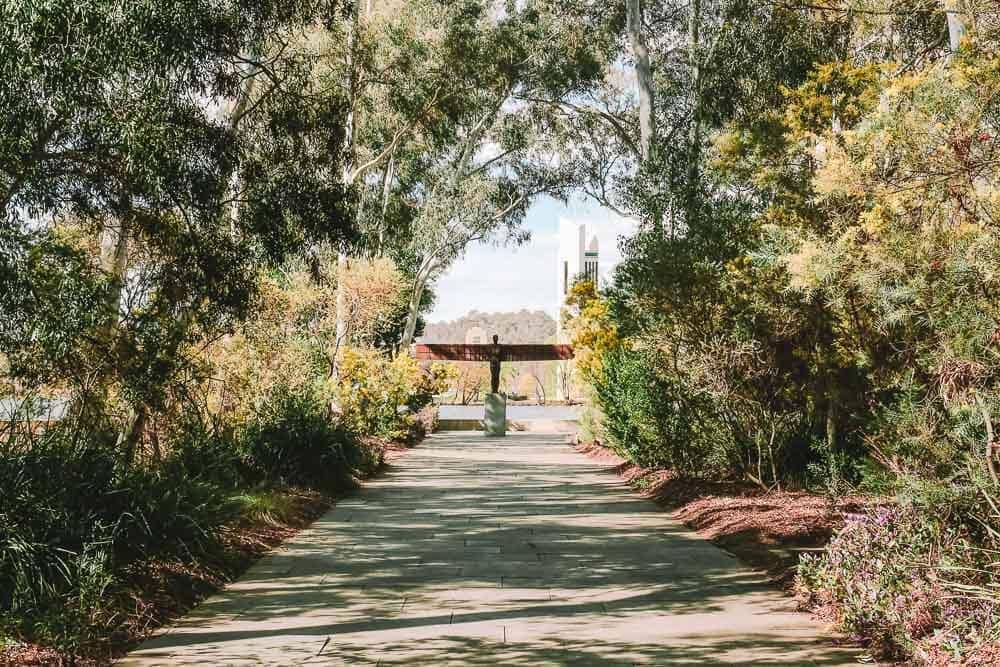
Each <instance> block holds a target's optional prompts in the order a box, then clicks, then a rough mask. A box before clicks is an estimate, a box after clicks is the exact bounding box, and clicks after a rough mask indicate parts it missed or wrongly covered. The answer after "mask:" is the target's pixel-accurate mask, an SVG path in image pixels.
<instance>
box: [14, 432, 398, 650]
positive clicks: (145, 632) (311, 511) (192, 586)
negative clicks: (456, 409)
mask: <svg viewBox="0 0 1000 667" xmlns="http://www.w3.org/2000/svg"><path fill="white" fill-rule="evenodd" d="M377 444H378V445H379V446H380V448H381V450H382V452H383V464H382V467H381V469H380V470H379V472H378V473H376V474H375V475H374V476H377V475H378V474H381V473H382V472H384V471H385V470H386V469H387V468H389V467H391V465H392V463H393V462H394V461H396V460H397V459H399V458H400V457H402V456H404V455H405V454H406V452H408V451H409V450H410V449H412V448H413V447H412V446H407V445H402V444H398V443H394V442H389V441H385V440H382V441H379V442H378V443H377ZM359 481H360V480H359ZM284 493H285V495H286V497H287V498H288V499H289V500H290V501H291V505H292V508H291V512H289V514H288V516H285V517H283V518H282V520H280V521H277V520H275V519H273V518H258V519H255V520H252V521H251V520H246V519H244V520H241V521H239V522H237V523H235V524H232V525H230V526H226V527H225V528H223V529H222V531H221V534H220V539H219V545H218V548H216V549H213V550H212V551H210V552H209V553H205V554H199V557H198V558H197V559H196V560H194V561H189V562H184V561H178V560H147V561H142V562H139V563H135V564H133V565H132V566H131V567H130V568H129V569H128V570H127V571H126V572H124V573H122V583H121V585H119V586H118V587H116V589H115V590H114V591H113V592H110V593H109V594H108V595H109V599H111V600H113V602H112V603H110V604H109V605H108V606H107V611H106V612H105V613H107V614H110V615H112V621H113V622H112V623H105V624H107V625H117V626H118V627H119V630H118V631H116V632H115V633H114V634H113V635H112V636H111V637H107V638H105V640H104V641H102V642H101V643H100V645H97V646H93V647H90V649H89V650H88V652H87V653H86V654H85V655H66V654H65V653H61V652H60V651H57V650H55V649H52V648H49V647H45V646H40V645H37V644H30V643H18V644H15V645H12V646H8V647H6V648H0V666H2V667H61V666H63V665H66V666H68V665H72V666H73V667H99V666H101V665H108V664H110V663H112V662H114V661H115V660H117V659H119V658H121V657H122V656H124V655H125V654H126V653H128V651H129V650H131V649H133V648H135V647H136V646H137V645H139V644H140V643H141V642H142V641H143V640H145V639H147V638H148V637H149V636H151V635H152V634H154V633H155V632H156V631H157V630H158V629H159V628H160V627H162V626H164V625H167V624H169V623H170V622H171V621H173V620H175V619H177V618H180V617H181V616H183V615H184V614H186V613H187V612H189V611H190V610H191V609H193V608H194V607H195V606H197V605H198V603H200V602H201V601H202V600H204V599H205V598H207V597H209V596H210V595H212V594H214V593H217V592H218V591H219V590H221V589H222V588H224V587H225V586H226V584H228V583H229V582H232V581H235V580H236V579H238V578H239V577H240V576H241V575H242V574H243V573H244V572H246V571H247V570H248V569H249V568H250V566H251V565H253V564H254V563H255V562H256V561H258V560H259V559H260V558H262V557H263V556H265V555H266V554H267V553H268V552H269V551H271V550H272V549H274V548H275V547H277V546H279V545H281V544H282V543H283V542H285V541H286V540H288V539H290V538H291V537H293V536H294V535H295V534H297V533H298V532H300V531H301V530H304V529H305V528H308V527H309V526H310V525H311V524H312V523H313V522H314V521H315V520H316V519H318V518H319V517H320V516H322V515H323V514H324V513H326V511H327V510H329V509H330V508H331V507H332V506H333V505H334V504H335V503H336V501H337V499H338V498H339V497H341V496H331V495H327V494H323V493H320V492H318V491H311V490H307V489H297V488H292V489H287V490H285V491H284ZM341 495H344V494H341ZM101 620H103V621H105V622H106V621H107V620H108V619H101Z"/></svg>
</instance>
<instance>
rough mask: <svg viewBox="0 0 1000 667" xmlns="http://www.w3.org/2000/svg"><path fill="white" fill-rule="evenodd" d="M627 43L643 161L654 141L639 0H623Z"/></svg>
mask: <svg viewBox="0 0 1000 667" xmlns="http://www.w3.org/2000/svg"><path fill="white" fill-rule="evenodd" d="M625 10H626V15H627V16H626V19H627V26H626V31H627V32H628V40H629V44H630V45H631V47H632V57H633V58H634V59H635V77H636V79H637V81H638V84H639V151H640V155H641V158H642V161H643V162H646V161H647V160H649V158H650V155H651V152H652V150H653V147H654V141H655V131H656V128H655V125H654V124H655V119H654V117H653V72H652V68H651V66H650V63H649V48H648V47H647V46H646V38H645V37H644V36H643V34H642V5H641V0H625Z"/></svg>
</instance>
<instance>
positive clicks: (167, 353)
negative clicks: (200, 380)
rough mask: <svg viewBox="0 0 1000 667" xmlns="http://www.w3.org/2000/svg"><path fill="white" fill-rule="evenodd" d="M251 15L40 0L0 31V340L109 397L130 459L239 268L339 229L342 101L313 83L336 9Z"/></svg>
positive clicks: (13, 352) (218, 7)
mask: <svg viewBox="0 0 1000 667" xmlns="http://www.w3.org/2000/svg"><path fill="white" fill-rule="evenodd" d="M248 9H249V8H248V7H247V6H246V4H245V3H236V2H232V3H217V2H201V1H200V0H192V2H188V3H184V4H183V5H176V4H167V5H163V4H155V3H153V4H149V3H146V4H139V5H129V6H128V7H127V8H126V9H125V10H122V8H121V7H120V6H119V5H118V4H117V3H111V2H105V1H103V0H88V1H86V2H65V1H63V0H52V1H49V2H41V3H28V4H19V5H17V6H16V9H15V10H14V11H13V12H12V13H11V15H10V20H8V21H5V23H4V26H3V27H2V28H0V71H2V73H3V77H4V80H5V82H7V85H5V86H4V88H3V90H2V91H0V105H2V106H3V108H5V109H7V110H8V111H9V113H6V114H5V115H4V119H3V131H2V135H3V139H0V192H2V195H0V203H2V205H3V217H2V221H0V225H2V227H0V238H2V242H0V248H2V256H0V266H2V269H0V274H2V275H4V276H12V277H14V278H12V280H11V282H10V283H7V285H8V286H10V288H11V289H4V290H2V296H0V298H2V299H4V303H3V307H4V310H5V311H6V312H8V313H11V317H10V319H5V326H4V328H3V332H2V334H3V335H2V340H0V345H2V348H3V351H4V352H5V353H6V354H8V356H9V358H10V359H11V360H12V372H14V373H15V374H18V375H19V376H21V377H22V378H23V379H24V380H25V382H26V383H28V384H32V385H34V386H38V385H39V384H41V383H56V385H57V386H62V387H64V388H66V389H68V390H69V391H71V392H72V393H73V394H74V396H75V397H76V398H77V401H76V405H77V407H78V410H77V413H78V414H80V415H82V414H84V413H88V412H90V411H92V409H93V410H97V411H98V412H100V410H101V408H100V406H99V404H100V403H102V402H103V401H104V400H105V398H106V397H107V396H108V395H109V394H108V390H112V395H113V396H114V397H115V399H116V400H120V401H122V402H123V403H124V404H125V405H127V406H129V408H130V410H129V413H130V414H129V416H128V417H127V418H126V419H125V420H123V422H122V423H121V424H120V426H119V431H120V433H119V440H120V442H121V444H122V445H123V447H124V448H125V452H126V455H125V458H126V459H127V460H128V459H131V452H133V451H134V449H135V446H136V443H137V441H138V440H139V439H140V437H141V435H142V432H143V429H144V424H145V422H146V421H147V416H148V414H149V412H150V410H156V409H159V408H161V407H162V406H163V405H164V402H165V401H167V400H168V394H169V386H170V384H171V382H173V381H174V380H175V379H176V378H177V377H178V374H179V373H180V371H181V369H183V368H184V367H185V363H186V361H185V359H184V355H183V354H182V353H181V352H182V350H183V349H184V347H185V346H186V345H188V344H190V343H191V342H192V341H194V340H197V339H198V338H201V337H205V336H212V335H216V333H217V332H219V331H225V330H226V329H228V328H230V327H232V326H233V324H234V323H236V322H238V321H239V320H240V319H241V318H242V317H243V316H244V315H245V313H246V309H247V307H248V306H249V304H250V303H251V302H252V297H253V292H254V283H253V281H249V280H246V276H248V275H253V274H254V273H255V267H257V266H259V265H261V264H262V263H267V262H278V261H281V259H283V258H284V257H285V256H287V255H288V254H289V253H291V252H294V251H296V250H297V249H299V248H301V247H302V246H303V245H304V244H306V243H309V242H312V241H313V240H316V239H340V238H345V237H347V236H350V234H351V225H350V223H349V221H348V218H347V217H346V216H345V215H344V206H343V204H344V191H343V188H342V187H341V185H340V183H339V182H336V181H332V180H331V179H330V175H331V174H333V173H335V172H339V169H337V167H336V165H338V164H339V161H340V155H339V146H340V141H339V137H340V135H341V133H340V126H341V124H342V120H341V115H340V113H339V105H337V104H333V103H331V101H330V99H329V98H328V97H327V96H325V94H324V91H322V90H320V89H318V88H316V87H314V86H311V85H310V84H309V77H308V76H307V74H308V72H309V71H310V69H311V67H312V65H313V64H314V62H315V54H314V53H312V52H311V51H310V49H309V48H308V44H307V39H306V37H307V32H308V31H309V30H310V29H311V27H312V26H313V25H314V24H316V23H317V22H318V21H321V20H322V19H323V18H324V17H325V16H326V15H327V13H328V12H329V11H330V7H329V5H328V4H327V3H325V2H303V3H294V4H291V5H272V4H270V3H263V4H260V5H258V6H254V7H253V8H252V11H248ZM53 53H58V54H59V56H58V57H51V54H53ZM265 81H266V82H267V83H266V84H265V83H264V82H265ZM220 111H222V113H221V114H220ZM59 275H63V276H66V277H67V278H69V282H66V281H65V280H60V279H58V276H59ZM42 285H49V286H50V288H51V291H49V292H45V291H40V290H38V289H37V287H36V286H42ZM54 302H59V304H60V305H59V308H57V309H54V310H52V311H50V313H51V314H49V313H47V312H46V311H48V310H49V308H48V307H47V306H46V304H52V303H54ZM40 314H41V315H43V317H42V318H37V315H40ZM52 317H58V318H59V320H54V319H51V318H52ZM41 359H44V361H40V360H41Z"/></svg>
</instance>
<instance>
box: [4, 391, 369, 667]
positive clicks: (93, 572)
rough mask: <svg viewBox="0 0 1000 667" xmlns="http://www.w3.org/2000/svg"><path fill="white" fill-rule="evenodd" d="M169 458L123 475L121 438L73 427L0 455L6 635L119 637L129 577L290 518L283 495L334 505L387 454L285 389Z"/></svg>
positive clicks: (62, 644) (79, 645) (186, 439)
mask: <svg viewBox="0 0 1000 667" xmlns="http://www.w3.org/2000/svg"><path fill="white" fill-rule="evenodd" d="M172 435H173V437H172V440H171V442H170V443H169V448H168V450H167V451H168V453H167V454H166V456H165V458H164V459H163V460H162V461H159V462H156V463H154V464H152V465H148V466H127V467H126V466H123V465H122V462H121V459H120V456H119V454H118V452H117V451H116V449H115V448H114V439H113V436H111V437H108V438H105V439H101V438H100V437H99V435H98V434H92V435H91V438H90V439H88V440H81V439H79V438H78V437H77V436H76V434H75V433H74V431H73V429H72V428H70V426H69V425H66V426H65V427H53V428H49V429H46V430H45V431H44V432H42V433H41V434H39V435H37V436H35V437H22V436H17V437H16V438H14V439H11V440H7V441H5V442H4V444H3V448H4V449H3V451H2V452H0V619H2V620H0V633H8V634H10V635H12V636H16V637H23V638H28V639H32V640H35V641H40V642H43V643H45V644H47V645H51V646H53V647H55V648H57V649H59V650H61V651H64V652H67V653H69V654H72V653H74V652H77V651H86V650H88V649H92V648H93V646H94V645H95V644H100V643H101V642H103V641H106V640H107V637H108V636H109V634H110V633H111V632H113V631H114V629H115V627H116V625H115V624H116V623H117V622H120V619H119V620H118V621H116V620H115V617H114V604H113V600H114V599H115V596H116V595H118V594H119V593H120V591H121V587H122V586H123V584H124V578H125V576H126V573H127V571H128V569H129V568H130V567H134V566H140V567H141V564H142V563H144V562H146V561H149V560H153V559H161V560H162V559H166V560H170V559H175V560H180V561H183V562H192V561H196V560H197V559H198V558H199V556H200V555H202V554H204V553H206V552H210V551H213V550H214V549H216V548H217V546H218V539H219V531H220V529H221V528H222V527H224V526H226V525H228V524H230V523H232V522H233V521H234V520H235V519H237V518H238V517H241V516H243V517H250V518H258V519H259V518H264V519H267V520H271V521H274V520H280V519H281V518H282V517H283V516H287V507H283V506H282V502H281V500H280V498H281V496H280V495H279V494H276V493H275V492H274V491H273V489H275V488H281V486H282V485H295V486H301V487H306V488H312V489H317V490H320V491H323V492H328V493H330V492H336V491H340V490H343V489H346V488H351V487H352V486H353V484H354V479H355V476H364V475H368V474H370V473H372V472H373V471H374V470H375V469H376V468H377V466H378V465H379V463H380V462H381V450H380V449H378V448H376V447H375V446H374V445H369V444H364V443H362V442H361V440H360V439H359V437H358V436H357V435H355V434H353V433H351V432H348V431H346V430H345V429H344V428H342V427H339V426H336V425H334V424H332V423H331V422H330V420H329V418H328V415H327V408H326V407H325V406H324V405H323V404H322V403H321V402H319V401H318V400H317V399H316V398H315V397H314V396H309V395H306V396H301V395H293V394H290V393H288V392H287V391H282V390H276V391H275V392H274V395H273V396H272V398H271V400H270V401H268V402H267V403H266V404H264V405H263V406H261V408H260V410H259V412H258V413H257V414H256V415H255V417H254V418H253V419H252V420H251V421H250V422H249V423H246V424H242V425H239V426H238V428H235V429H234V428H232V427H229V428H225V427H223V426H222V425H218V426H216V427H214V428H207V427H206V426H204V425H203V424H201V423H200V422H199V421H198V420H196V419H189V420H188V421H186V422H182V423H180V424H178V425H177V428H176V429H175V430H174V431H173V432H172Z"/></svg>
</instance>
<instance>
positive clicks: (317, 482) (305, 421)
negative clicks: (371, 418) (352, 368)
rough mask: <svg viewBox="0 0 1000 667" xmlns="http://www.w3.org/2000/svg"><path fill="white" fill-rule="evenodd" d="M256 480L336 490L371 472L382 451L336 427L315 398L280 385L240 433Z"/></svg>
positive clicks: (326, 410) (252, 475)
mask: <svg viewBox="0 0 1000 667" xmlns="http://www.w3.org/2000/svg"><path fill="white" fill-rule="evenodd" d="M240 441H241V443H240V446H241V450H242V451H243V453H244V456H245V457H246V460H247V462H248V466H247V467H248V468H249V472H250V476H251V480H252V481H255V482H258V483H260V482H266V483H270V484H285V485H292V486H305V487H309V488H315V489H320V490H323V491H335V490H337V489H343V488H345V487H349V486H351V484H352V483H353V476H354V475H355V474H370V473H371V472H373V471H374V470H375V468H376V467H377V466H378V464H379V463H380V462H381V452H380V451H375V450H372V449H371V448H369V447H368V446H367V445H363V444H361V443H360V442H359V441H358V437H357V435H355V433H353V432H351V431H349V430H347V429H346V428H343V427H341V426H336V425H333V424H332V423H331V421H330V418H329V411H328V408H327V407H326V406H324V405H323V403H322V402H321V401H320V400H319V399H318V398H317V397H315V396H311V395H295V394H292V393H290V392H288V390H287V389H283V388H280V387H279V388H277V389H275V391H274V393H273V394H272V396H271V397H270V398H269V400H268V402H267V403H265V404H264V405H263V406H262V407H261V408H260V409H259V410H258V412H257V414H256V415H255V416H254V418H253V419H252V420H251V421H250V423H249V424H247V425H246V427H245V430H244V431H243V432H242V433H241V436H240Z"/></svg>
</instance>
